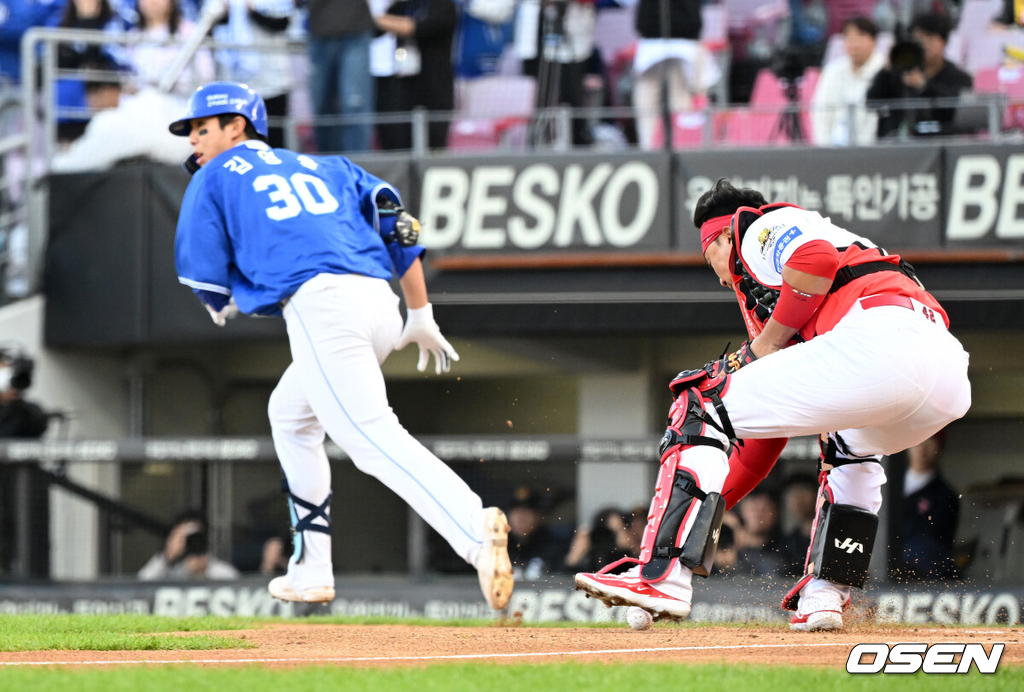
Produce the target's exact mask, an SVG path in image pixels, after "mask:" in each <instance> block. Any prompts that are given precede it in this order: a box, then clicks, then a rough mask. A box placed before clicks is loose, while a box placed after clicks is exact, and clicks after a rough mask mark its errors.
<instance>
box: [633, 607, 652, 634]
mask: <svg viewBox="0 0 1024 692" xmlns="http://www.w3.org/2000/svg"><path fill="white" fill-rule="evenodd" d="M626 622H628V623H629V626H630V627H632V628H633V629H635V630H646V629H650V627H651V624H652V623H653V622H654V618H653V617H652V616H651V614H650V613H648V612H647V611H646V610H644V609H643V608H637V607H636V606H630V607H629V609H628V610H627V611H626Z"/></svg>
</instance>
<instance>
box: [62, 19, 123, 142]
mask: <svg viewBox="0 0 1024 692" xmlns="http://www.w3.org/2000/svg"><path fill="white" fill-rule="evenodd" d="M59 26H60V27H61V28H66V29H89V30H92V31H106V32H109V33H111V34H120V33H123V32H125V31H127V30H128V27H129V26H131V22H130V21H129V20H128V19H127V18H126V17H124V16H123V15H121V14H120V13H118V12H116V11H115V10H114V8H113V7H112V6H111V4H110V2H109V0H68V4H67V5H65V6H64V14H63V16H62V17H61V20H60V25H59ZM107 61H111V62H114V63H118V62H127V58H126V56H125V51H124V49H123V47H122V46H119V45H117V44H111V45H107V46H97V45H95V44H87V43H81V42H77V41H76V42H69V43H61V44H60V45H59V46H58V47H57V67H59V68H61V69H62V70H77V69H81V68H82V67H83V66H84V65H86V64H87V63H102V62H107ZM117 67H119V68H120V67H121V65H117ZM57 108H58V109H60V110H62V111H65V110H69V109H77V110H79V111H82V113H81V114H77V115H76V114H65V115H63V116H60V117H58V119H57V138H58V139H60V140H62V141H67V142H69V141H72V140H74V139H77V138H78V137H80V136H81V135H82V133H83V132H84V131H85V126H86V125H87V124H88V122H89V115H88V114H87V113H86V112H85V111H86V110H87V103H86V99H85V83H84V82H83V81H82V80H80V79H59V80H57Z"/></svg>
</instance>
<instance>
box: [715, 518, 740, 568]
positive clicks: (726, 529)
mask: <svg viewBox="0 0 1024 692" xmlns="http://www.w3.org/2000/svg"><path fill="white" fill-rule="evenodd" d="M742 530H743V525H742V524H741V523H740V519H739V517H738V516H736V513H735V512H726V513H725V516H724V517H723V518H722V530H721V532H720V533H719V534H718V549H717V550H716V551H715V562H714V564H712V565H711V573H712V574H719V573H721V572H728V571H730V570H732V569H733V568H734V567H735V566H736V558H737V557H738V553H739V546H738V545H737V543H736V537H737V535H738V534H739V533H740V532H741V531H742Z"/></svg>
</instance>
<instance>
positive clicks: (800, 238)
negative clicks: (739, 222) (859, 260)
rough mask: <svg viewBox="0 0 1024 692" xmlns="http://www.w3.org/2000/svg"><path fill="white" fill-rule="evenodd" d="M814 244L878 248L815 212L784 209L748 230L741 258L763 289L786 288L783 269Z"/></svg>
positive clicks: (766, 217)
mask: <svg viewBox="0 0 1024 692" xmlns="http://www.w3.org/2000/svg"><path fill="white" fill-rule="evenodd" d="M812 240H824V241H825V242H827V243H830V244H832V245H834V246H835V247H836V248H845V247H848V246H850V245H853V244H854V243H858V244H859V245H861V246H862V247H865V248H871V247H876V246H875V244H874V243H872V242H871V241H870V240H868V239H867V238H862V237H861V236H858V235H854V234H853V233H850V232H849V231H847V230H846V229H845V228H840V227H839V226H836V225H835V224H833V223H832V222H831V221H830V220H829V219H827V218H824V217H822V216H821V214H819V213H818V212H815V211H807V210H805V209H798V208H797V207H783V208H781V209H776V210H774V211H770V212H768V213H767V214H765V215H764V216H762V217H761V218H760V219H758V220H757V221H755V222H754V223H752V224H751V225H750V227H749V228H747V231H746V233H745V234H744V236H743V244H742V246H741V247H740V257H742V259H743V262H744V264H746V265H747V269H748V270H749V271H750V274H751V275H752V276H753V277H754V279H756V280H757V281H758V283H760V284H761V285H763V286H769V287H771V288H779V287H780V286H782V268H783V267H784V266H785V265H786V262H788V261H789V258H790V257H792V256H793V253H794V252H796V249H797V248H799V247H800V246H801V245H804V244H805V243H809V242H811V241H812Z"/></svg>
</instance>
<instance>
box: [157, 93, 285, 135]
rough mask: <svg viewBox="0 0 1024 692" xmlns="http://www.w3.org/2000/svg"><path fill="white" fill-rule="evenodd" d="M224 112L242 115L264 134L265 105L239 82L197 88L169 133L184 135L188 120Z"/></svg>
mask: <svg viewBox="0 0 1024 692" xmlns="http://www.w3.org/2000/svg"><path fill="white" fill-rule="evenodd" d="M224 113H234V114H236V115H240V116H242V117H243V118H245V119H246V120H248V121H249V122H250V123H251V124H252V127H253V129H254V130H256V132H257V133H259V135H260V136H261V137H266V136H267V104H265V103H264V102H263V98H262V97H261V96H260V95H259V94H257V93H256V92H255V91H253V90H252V89H250V88H249V87H248V86H247V85H245V84H239V83H238V82H210V83H209V84H207V85H205V86H201V87H199V88H198V89H196V90H195V92H193V94H192V96H190V97H189V99H188V106H187V107H186V109H185V115H184V116H183V117H182V118H181V119H179V120H175V121H174V122H173V123H171V124H170V127H169V128H168V129H169V130H170V131H171V134H174V135H178V136H180V137H186V136H188V133H189V130H190V129H191V128H190V127H189V123H188V121H189V120H192V119H193V118H206V117H209V116H211V115H221V114H224Z"/></svg>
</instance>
